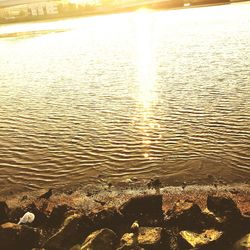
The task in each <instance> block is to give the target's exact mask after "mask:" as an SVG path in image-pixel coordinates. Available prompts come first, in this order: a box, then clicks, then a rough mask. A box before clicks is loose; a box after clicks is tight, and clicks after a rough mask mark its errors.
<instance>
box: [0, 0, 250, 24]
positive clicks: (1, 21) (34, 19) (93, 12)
mask: <svg viewBox="0 0 250 250" xmlns="http://www.w3.org/2000/svg"><path fill="white" fill-rule="evenodd" d="M244 2H249V0H239V1H238V0H236V1H229V2H226V1H225V2H223V1H222V2H218V3H211V4H197V5H189V6H185V5H184V6H179V5H177V6H169V7H158V8H150V7H148V9H152V10H177V9H188V8H200V7H209V6H218V5H225V4H234V3H244ZM141 7H142V6H141ZM139 8H140V7H139V6H138V7H123V8H120V7H112V8H106V9H96V10H91V11H86V12H80V13H64V14H57V15H52V16H38V17H20V18H16V19H0V24H15V23H26V22H41V21H53V20H62V19H69V18H81V17H89V16H98V15H109V14H119V13H126V12H133V11H136V10H137V9H139Z"/></svg>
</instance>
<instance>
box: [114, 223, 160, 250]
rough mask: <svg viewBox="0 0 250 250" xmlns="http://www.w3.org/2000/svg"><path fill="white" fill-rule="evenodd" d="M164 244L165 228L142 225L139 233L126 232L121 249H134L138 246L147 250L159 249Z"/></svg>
mask: <svg viewBox="0 0 250 250" xmlns="http://www.w3.org/2000/svg"><path fill="white" fill-rule="evenodd" d="M163 244H164V235H163V229H162V228H161V227H140V228H139V231H138V233H125V234H124V235H123V236H122V238H121V242H120V245H121V247H120V248H119V249H133V248H134V247H136V246H139V247H141V248H145V250H147V249H150V250H153V249H155V250H159V249H162V247H163Z"/></svg>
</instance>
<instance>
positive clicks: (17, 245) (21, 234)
mask: <svg viewBox="0 0 250 250" xmlns="http://www.w3.org/2000/svg"><path fill="white" fill-rule="evenodd" d="M39 239H40V233H39V231H38V230H37V229H34V228H31V227H28V226H22V225H17V224H14V223H10V222H8V223H5V224H2V225H1V226H0V249H3V250H7V249H8V250H30V249H32V248H34V247H37V246H38V243H39Z"/></svg>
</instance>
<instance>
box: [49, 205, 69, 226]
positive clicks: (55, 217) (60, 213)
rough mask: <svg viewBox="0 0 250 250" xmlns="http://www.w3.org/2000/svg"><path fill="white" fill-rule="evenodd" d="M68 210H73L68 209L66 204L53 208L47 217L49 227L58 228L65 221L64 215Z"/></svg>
mask: <svg viewBox="0 0 250 250" xmlns="http://www.w3.org/2000/svg"><path fill="white" fill-rule="evenodd" d="M70 210H73V208H71V207H69V206H68V205H66V204H64V205H59V206H56V207H54V208H53V210H52V212H51V214H50V217H49V221H48V224H49V226H51V227H58V226H60V225H61V224H62V223H63V222H64V220H65V216H66V213H67V212H68V211H70Z"/></svg>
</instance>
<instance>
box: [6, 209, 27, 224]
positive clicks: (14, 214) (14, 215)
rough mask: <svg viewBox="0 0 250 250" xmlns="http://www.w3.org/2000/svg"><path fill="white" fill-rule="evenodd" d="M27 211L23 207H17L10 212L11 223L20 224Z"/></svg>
mask: <svg viewBox="0 0 250 250" xmlns="http://www.w3.org/2000/svg"><path fill="white" fill-rule="evenodd" d="M25 212H26V211H25V209H24V208H21V207H16V208H13V209H11V210H10V212H9V221H11V222H14V223H18V222H19V220H20V218H21V217H22V216H23V215H24V214H25Z"/></svg>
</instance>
